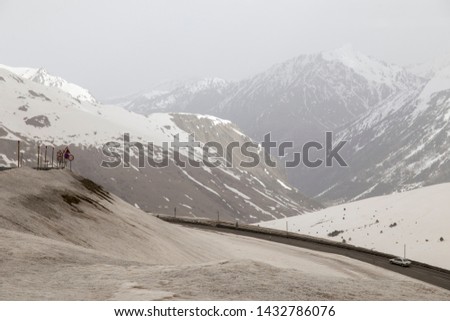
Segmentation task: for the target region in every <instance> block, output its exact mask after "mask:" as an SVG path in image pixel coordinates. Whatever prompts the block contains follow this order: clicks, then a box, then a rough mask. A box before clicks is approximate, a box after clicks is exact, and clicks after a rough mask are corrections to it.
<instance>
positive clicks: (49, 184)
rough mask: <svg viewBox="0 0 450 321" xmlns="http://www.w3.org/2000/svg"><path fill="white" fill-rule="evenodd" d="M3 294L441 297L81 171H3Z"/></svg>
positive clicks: (64, 297)
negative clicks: (224, 229) (202, 220)
mask: <svg viewBox="0 0 450 321" xmlns="http://www.w3.org/2000/svg"><path fill="white" fill-rule="evenodd" d="M0 213H1V215H0V262H1V263H0V264H1V271H2V273H1V274H0V299H2V300H432V299H433V300H447V299H448V298H449V292H448V291H446V290H443V289H439V288H437V287H434V286H430V285H427V284H424V283H422V282H418V281H416V280H413V279H410V278H407V277H405V276H402V275H399V274H397V273H394V272H390V271H386V270H384V269H381V268H378V267H374V266H372V265H369V264H366V263H362V262H360V261H355V260H352V259H350V258H346V257H342V256H339V255H332V254H327V253H320V252H314V251H310V250H305V249H301V248H296V247H290V246H288V245H284V244H278V243H272V242H268V241H263V240H258V239H252V238H246V237H242V236H234V235H230V234H221V233H214V232H207V231H201V230H197V229H191V228H185V227H181V226H177V225H171V224H169V223H166V222H163V221H161V220H159V219H156V218H155V217H153V216H151V215H148V214H147V213H144V212H142V211H140V210H138V209H136V208H134V207H133V206H131V205H129V204H127V203H125V202H124V201H122V200H121V199H119V198H118V197H116V196H115V195H113V194H110V193H108V192H107V191H105V190H104V189H102V188H101V187H99V186H97V185H96V184H95V183H92V182H90V181H86V180H85V179H84V178H83V177H79V176H73V175H71V174H70V173H69V172H67V171H35V170H31V169H28V168H22V169H20V170H10V171H5V172H0Z"/></svg>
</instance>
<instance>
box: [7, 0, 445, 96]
mask: <svg viewBox="0 0 450 321" xmlns="http://www.w3.org/2000/svg"><path fill="white" fill-rule="evenodd" d="M449 39H450V1H448V0H421V1H418V0H397V1H396V0H371V1H368V0H367V1H364V0H339V1H337V0H303V1H302V0H271V1H268V0H267V1H264V0H189V1H188V0H122V1H118V0H102V1H98V0H64V1H62V0H39V1H32V0H29V1H24V0H0V63H2V64H6V65H10V66H16V67H18V66H20V67H22V66H27V67H28V66H30V67H45V68H46V69H47V70H48V71H49V72H50V73H52V74H55V75H59V76H62V77H63V78H66V79H67V80H69V81H71V82H75V83H77V84H79V85H81V86H83V87H86V88H88V89H89V90H90V91H91V92H92V93H93V94H94V95H95V96H96V97H98V98H106V97H117V96H122V95H126V94H129V93H133V92H136V91H139V90H142V89H145V88H148V87H150V86H151V85H152V84H155V83H157V82H160V81H164V80H169V79H186V78H196V77H211V76H217V77H222V78H225V79H242V78H245V77H247V76H249V75H252V74H254V73H257V72H259V71H263V70H264V69H265V68H267V67H269V66H271V65H272V64H274V63H277V62H281V61H283V60H285V59H288V58H291V57H294V56H297V55H299V54H302V53H311V52H317V51H322V50H329V49H333V48H337V47H340V46H342V45H344V44H348V43H351V44H353V46H354V47H355V48H357V49H358V50H360V51H362V52H364V53H366V54H369V55H371V56H374V57H377V58H379V59H383V60H386V61H389V62H394V63H399V64H410V63H413V62H420V61H425V60H428V59H432V58H433V57H435V56H439V55H442V54H444V53H449V54H450V41H449Z"/></svg>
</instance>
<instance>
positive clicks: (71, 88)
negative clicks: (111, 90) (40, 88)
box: [0, 64, 96, 103]
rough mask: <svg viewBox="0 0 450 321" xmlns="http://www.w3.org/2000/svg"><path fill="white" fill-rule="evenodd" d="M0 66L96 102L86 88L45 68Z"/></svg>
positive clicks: (80, 98)
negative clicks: (50, 72)
mask: <svg viewBox="0 0 450 321" xmlns="http://www.w3.org/2000/svg"><path fill="white" fill-rule="evenodd" d="M0 68H1V69H6V70H9V71H10V72H12V73H14V74H16V75H17V76H19V77H22V78H25V79H28V80H31V81H34V82H37V83H39V84H42V85H44V86H48V87H55V88H58V89H60V90H62V91H64V92H66V93H67V94H69V95H70V96H72V97H73V98H75V99H78V100H80V101H87V102H90V103H96V99H95V98H94V97H93V96H92V95H91V94H90V93H89V91H88V90H87V89H85V88H82V87H80V86H78V85H76V84H73V83H70V82H68V81H67V80H65V79H63V78H61V77H57V76H53V75H50V74H49V73H48V72H47V70H45V69H43V68H20V67H9V66H5V65H1V64H0Z"/></svg>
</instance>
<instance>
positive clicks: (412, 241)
mask: <svg viewBox="0 0 450 321" xmlns="http://www.w3.org/2000/svg"><path fill="white" fill-rule="evenodd" d="M449 195H450V184H449V183H446V184H438V185H433V186H428V187H424V188H419V189H416V190H413V191H409V192H403V193H395V194H392V195H387V196H380V197H374V198H368V199H365V200H361V201H357V202H353V203H347V204H342V205H338V206H333V207H329V208H326V209H323V210H320V211H318V212H313V213H307V214H305V215H299V216H296V217H290V218H287V219H280V220H276V221H269V222H263V223H260V225H262V226H266V227H272V228H278V229H282V230H285V229H286V222H287V223H288V224H287V226H288V230H289V231H290V232H295V233H301V234H307V235H311V236H317V237H321V238H328V239H330V240H334V241H342V242H346V243H349V244H353V245H357V246H361V247H364V248H368V249H375V250H378V251H382V252H385V253H390V254H393V255H398V256H403V254H404V253H403V252H404V245H405V244H406V256H407V257H408V258H411V259H414V260H417V261H421V262H425V263H428V264H431V265H435V266H440V267H443V268H446V269H450V219H449V218H450V213H449V212H448V209H449V208H450V198H449Z"/></svg>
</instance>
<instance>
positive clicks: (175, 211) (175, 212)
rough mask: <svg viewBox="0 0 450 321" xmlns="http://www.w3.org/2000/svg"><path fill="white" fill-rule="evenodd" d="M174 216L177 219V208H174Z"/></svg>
mask: <svg viewBox="0 0 450 321" xmlns="http://www.w3.org/2000/svg"><path fill="white" fill-rule="evenodd" d="M173 216H174V217H177V208H176V207H174V208H173Z"/></svg>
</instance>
